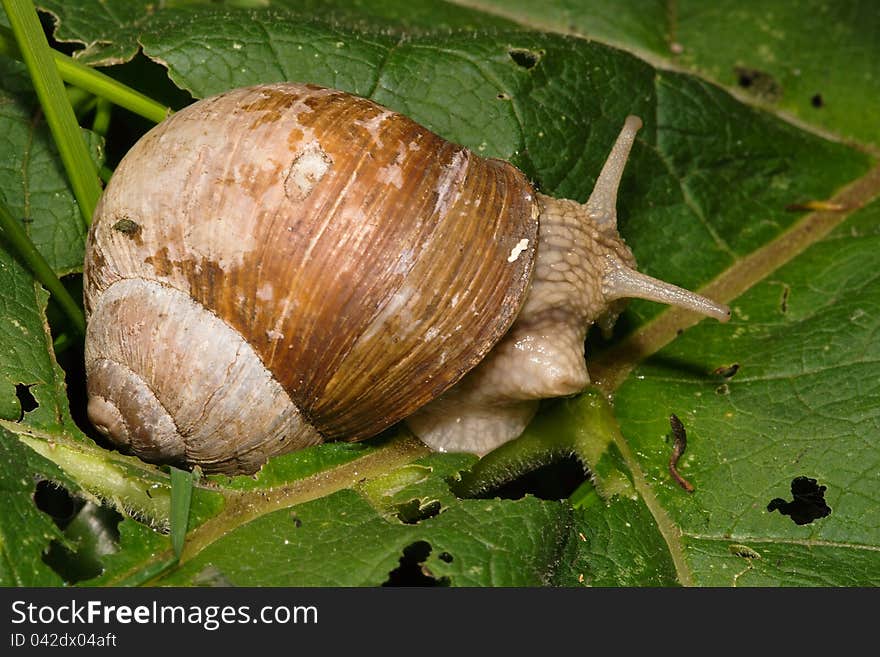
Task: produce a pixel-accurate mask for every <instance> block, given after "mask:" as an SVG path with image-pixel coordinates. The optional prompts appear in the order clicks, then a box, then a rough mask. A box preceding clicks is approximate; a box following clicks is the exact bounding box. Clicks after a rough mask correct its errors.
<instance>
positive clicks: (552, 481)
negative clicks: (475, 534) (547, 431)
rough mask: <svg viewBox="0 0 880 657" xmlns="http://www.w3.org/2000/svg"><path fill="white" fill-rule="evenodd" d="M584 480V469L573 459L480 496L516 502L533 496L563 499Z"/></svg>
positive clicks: (546, 466)
mask: <svg viewBox="0 0 880 657" xmlns="http://www.w3.org/2000/svg"><path fill="white" fill-rule="evenodd" d="M586 480H587V475H586V474H585V473H584V466H583V465H581V463H580V461H578V460H577V458H575V457H574V456H568V457H565V458H563V459H560V460H558V461H554V462H553V463H548V464H547V465H542V466H541V467H539V468H536V469H534V470H532V471H531V472H527V473H525V474H523V475H521V476H519V477H517V478H516V479H514V480H512V481H509V482H507V483H506V484H504V485H503V486H501V487H500V488H497V489H495V490H493V491H489V492H487V493H486V494H485V495H482V496H481V497H500V498H502V499H507V500H518V499H520V498H521V497H525V496H526V495H534V496H535V497H537V498H539V499H542V500H564V499H567V498H568V497H570V496H571V494H572V493H574V492H575V490H577V489H578V487H579V486H580V485H581V484H583V483H584V482H585V481H586Z"/></svg>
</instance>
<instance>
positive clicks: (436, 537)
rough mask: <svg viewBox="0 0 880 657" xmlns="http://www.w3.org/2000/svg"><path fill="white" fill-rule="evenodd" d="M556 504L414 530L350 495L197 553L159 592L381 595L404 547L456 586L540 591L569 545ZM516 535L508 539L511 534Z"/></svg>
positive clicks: (509, 507)
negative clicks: (339, 590) (337, 589)
mask: <svg viewBox="0 0 880 657" xmlns="http://www.w3.org/2000/svg"><path fill="white" fill-rule="evenodd" d="M569 513H570V512H569V511H567V510H566V508H565V505H564V504H563V503H560V502H544V501H541V500H536V499H534V498H526V499H523V500H518V501H501V500H470V501H464V502H461V503H459V504H457V505H456V506H454V507H452V508H450V509H448V510H446V511H445V512H443V513H441V514H439V515H438V516H436V517H434V518H431V519H428V520H424V521H422V522H421V523H419V524H417V525H406V524H402V523H401V522H400V521H399V520H397V519H392V520H388V519H385V518H383V517H382V516H381V515H380V514H379V513H378V512H377V511H376V510H375V509H374V508H373V507H371V506H370V505H369V504H368V503H367V502H366V501H365V500H364V499H363V498H361V497H360V496H359V495H358V494H357V493H355V492H354V491H350V490H345V491H340V492H338V493H335V494H334V495H332V496H330V497H324V498H321V499H319V500H315V501H313V502H308V503H306V504H303V505H300V506H297V507H296V508H295V509H293V510H291V509H282V510H279V511H276V512H274V513H271V514H268V515H264V516H261V517H260V518H258V519H256V520H254V521H252V522H250V523H248V524H247V525H244V526H243V527H241V528H240V529H238V530H236V531H234V532H231V533H229V534H227V535H226V536H224V537H223V538H221V539H219V540H218V541H216V542H215V543H213V544H212V545H211V546H210V547H208V548H206V549H205V550H203V551H202V552H201V553H200V554H199V556H198V557H196V558H195V559H193V560H192V561H190V562H188V563H187V564H185V565H184V566H183V567H182V568H181V569H180V570H178V571H176V572H175V573H174V574H173V575H171V576H169V577H167V578H165V579H164V580H162V583H163V584H171V585H181V584H195V583H199V582H200V581H201V580H202V579H204V578H206V577H211V578H217V579H220V581H223V582H227V583H229V584H232V585H236V584H237V585H243V584H247V585H250V586H254V585H256V586H265V585H273V586H275V585H282V586H285V585H286V586H362V585H379V584H382V583H383V582H385V581H386V580H387V579H388V574H389V572H390V571H391V570H393V569H394V568H395V567H396V566H397V564H398V561H399V560H400V558H401V556H402V554H403V551H404V549H405V548H406V547H407V546H410V545H413V544H415V543H418V542H421V541H425V542H427V543H428V544H429V545H430V546H431V552H430V556H429V557H427V555H426V557H427V562H426V563H425V564H424V566H423V567H424V568H425V570H426V571H427V572H429V573H431V575H430V576H432V577H434V578H435V579H438V580H442V579H444V578H448V579H449V583H453V584H456V585H464V586H478V585H482V586H489V585H494V586H537V585H541V584H546V583H547V581H548V578H549V576H550V574H551V573H552V569H553V567H554V565H555V562H556V559H557V558H558V552H559V549H560V545H564V544H565V541H566V540H567V538H568V527H569V523H570V519H569V518H568V516H569ZM514 528H516V529H514Z"/></svg>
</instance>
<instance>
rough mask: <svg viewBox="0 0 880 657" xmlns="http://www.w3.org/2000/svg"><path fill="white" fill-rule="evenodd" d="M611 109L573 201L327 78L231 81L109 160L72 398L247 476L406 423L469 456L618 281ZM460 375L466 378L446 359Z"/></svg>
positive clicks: (618, 290) (117, 436)
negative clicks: (280, 460)
mask: <svg viewBox="0 0 880 657" xmlns="http://www.w3.org/2000/svg"><path fill="white" fill-rule="evenodd" d="M639 125H640V122H639V121H638V119H635V118H634V117H631V118H630V119H628V120H627V123H626V125H625V127H624V130H623V132H622V133H621V136H620V138H619V139H618V142H617V144H616V145H615V147H614V149H613V150H612V154H611V156H610V157H609V160H608V162H607V163H606V166H605V168H604V169H603V172H602V174H600V177H599V180H598V181H597V186H596V191H594V193H593V196H592V197H591V199H590V201H588V202H587V204H584V205H581V204H578V203H575V202H573V201H566V200H557V199H552V198H550V197H547V196H544V195H541V194H539V193H537V192H536V191H535V190H534V189H533V188H532V186H531V185H530V183H529V182H528V180H527V179H526V177H525V176H524V175H523V174H522V173H521V172H520V171H519V170H517V169H516V168H515V167H513V166H512V165H510V164H508V163H506V162H502V161H499V160H491V159H485V158H481V157H478V156H476V155H474V154H473V153H471V152H470V151H468V150H467V149H465V148H463V147H461V146H458V145H456V144H452V143H450V142H448V141H446V140H444V139H442V138H441V137H439V136H437V135H435V134H434V133H432V132H430V131H429V130H427V129H426V128H424V127H422V126H420V125H418V124H417V123H415V122H413V121H412V120H410V119H408V118H406V117H404V116H402V115H400V114H398V113H396V112H393V111H391V110H388V109H386V108H384V107H381V106H379V105H377V104H375V103H373V102H372V101H369V100H367V99H363V98H359V97H357V96H353V95H350V94H347V93H344V92H341V91H337V90H333V89H326V88H322V87H317V86H314V85H299V84H290V83H283V84H271V85H260V86H255V87H247V88H243V89H235V90H232V91H230V92H226V93H224V94H221V95H219V96H215V97H213V98H209V99H205V100H202V101H199V102H197V103H194V104H193V105H191V106H189V107H187V108H185V109H184V110H182V111H180V112H178V113H177V114H175V115H173V116H172V117H170V118H169V119H167V120H166V121H165V122H163V123H162V124H160V125H158V126H156V127H155V128H154V129H153V130H151V131H150V132H149V133H147V135H145V136H144V137H143V138H142V139H141V140H140V141H139V142H138V143H137V144H136V145H135V146H134V147H133V148H132V149H131V151H130V152H129V153H128V154H127V155H126V156H125V158H124V159H123V161H122V162H121V163H120V165H119V167H118V168H117V169H116V171H115V172H114V175H113V178H112V180H111V182H110V183H109V184H108V186H107V189H106V190H105V192H104V195H103V196H102V199H101V201H100V203H99V206H98V208H97V210H96V213H95V220H94V222H93V224H92V227H91V230H90V233H89V240H88V244H87V249H86V262H85V274H84V281H85V292H84V296H85V306H86V312H87V317H88V329H87V336H86V374H87V380H88V392H89V406H88V412H89V417H90V419H91V421H92V423H93V424H94V425H95V426H96V428H97V429H98V430H99V431H100V432H102V433H104V434H106V435H107V436H109V437H110V439H111V440H112V441H113V442H115V443H117V444H118V445H120V446H121V447H122V448H124V449H127V450H129V451H132V452H134V453H135V454H137V455H139V456H141V457H142V458H144V459H145V460H149V461H158V462H171V463H176V464H190V465H194V464H198V465H200V466H201V467H202V469H203V470H205V471H220V472H228V473H244V472H253V471H255V470H256V469H258V468H259V467H260V466H261V465H262V464H263V463H264V462H265V460H266V459H267V458H268V457H270V456H272V455H274V454H279V453H283V452H287V451H291V450H293V449H298V448H301V447H304V446H307V445H312V444H317V443H320V442H322V441H324V440H329V439H345V440H359V439H363V438H367V437H369V436H372V435H375V434H376V433H378V432H380V431H381V430H382V429H384V428H386V427H387V426H389V425H391V424H393V423H395V422H397V421H399V420H401V419H404V418H408V423H409V425H410V427H411V428H412V429H413V430H414V431H415V432H416V433H417V435H419V437H420V438H422V439H423V440H424V441H425V442H427V443H428V444H429V445H430V446H432V447H434V448H435V449H444V450H450V451H473V452H477V453H482V452H485V451H488V450H489V449H491V448H492V447H494V446H496V445H498V444H501V443H503V442H505V441H507V440H510V439H512V438H514V437H516V435H518V434H519V433H520V432H521V431H522V429H523V428H524V426H525V424H526V423H527V422H528V421H529V419H530V418H531V416H532V414H533V413H534V411H535V408H536V405H537V403H538V400H540V399H542V398H546V397H552V396H558V395H565V394H572V393H575V392H579V391H580V390H582V389H583V387H584V386H585V385H586V384H587V383H588V382H589V377H588V374H587V370H586V364H585V361H584V352H583V341H584V337H585V335H586V331H587V329H588V327H589V326H590V324H592V323H594V322H597V321H599V322H600V323H602V325H603V326H610V324H611V323H613V320H614V318H615V317H616V315H617V314H618V313H619V312H620V310H621V309H622V306H621V303H622V302H621V301H620V300H621V299H623V298H624V297H631V296H641V297H645V298H652V299H655V300H660V301H667V302H671V303H676V304H678V305H685V306H686V307H690V308H692V309H694V310H697V311H700V312H703V313H705V314H709V315H713V316H715V317H717V318H719V319H724V318H726V316H727V312H728V311H727V309H726V308H724V307H723V306H719V305H717V304H714V303H713V302H711V301H709V300H708V299H705V298H703V297H699V296H698V295H694V294H692V293H690V292H687V291H686V290H681V289H680V288H676V287H674V286H671V285H668V284H665V283H662V282H660V281H656V280H655V279H651V278H650V277H647V276H644V275H642V274H639V273H638V272H636V271H635V270H634V266H635V262H634V260H633V258H632V254H631V253H630V251H629V249H628V248H627V247H626V246H625V244H624V243H623V241H622V240H621V239H620V237H619V236H618V235H617V231H616V226H615V223H616V220H615V215H614V204H615V203H614V202H615V197H616V191H617V184H618V182H619V179H620V175H621V173H622V170H623V165H624V163H625V161H626V157H627V155H628V152H629V148H630V146H631V144H632V142H633V139H634V136H635V132H636V131H637V130H638V127H639ZM469 372H470V374H468V373H469Z"/></svg>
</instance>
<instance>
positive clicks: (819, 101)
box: [810, 94, 825, 109]
mask: <svg viewBox="0 0 880 657" xmlns="http://www.w3.org/2000/svg"><path fill="white" fill-rule="evenodd" d="M810 105H812V106H813V107H815V108H816V109H819V108H820V107H824V106H825V100H824V99H823V98H822V94H816V95H814V96H813V97H812V98H810Z"/></svg>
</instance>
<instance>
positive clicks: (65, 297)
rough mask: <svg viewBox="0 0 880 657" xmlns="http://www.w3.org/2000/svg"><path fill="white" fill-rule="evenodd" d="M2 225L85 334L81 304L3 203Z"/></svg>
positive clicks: (0, 209) (12, 243) (0, 210)
mask: <svg viewBox="0 0 880 657" xmlns="http://www.w3.org/2000/svg"><path fill="white" fill-rule="evenodd" d="M0 227H2V229H3V235H4V236H5V237H6V240H7V241H8V242H9V245H10V246H11V247H12V249H13V250H14V252H15V253H16V254H17V255H18V257H19V258H21V259H22V260H23V261H24V262H25V264H27V266H28V267H30V270H31V272H33V274H34V277H35V278H36V279H37V280H38V281H40V283H42V284H43V286H44V287H45V288H46V289H47V290H49V292H51V293H52V296H53V297H55V301H57V302H58V305H59V306H60V307H61V308H62V309H63V310H64V312H65V314H66V315H67V316H68V318H69V319H70V321H71V323H72V324H73V326H74V327H75V328H76V330H77V331H79V332H80V333H81V334H83V335H85V332H86V320H85V317H84V316H83V311H82V309H81V308H80V307H79V304H77V302H76V301H74V300H73V297H72V296H70V293H69V292H68V291H67V289H66V288H65V287H64V286H63V285H62V284H61V281H60V280H58V277H57V276H56V275H55V272H54V271H52V267H50V266H49V263H48V262H46V259H45V258H43V256H42V254H41V253H40V252H39V251H37V248H36V247H35V246H34V245H33V242H31V240H30V238H29V237H28V235H27V233H26V232H25V230H24V227H23V226H22V225H21V223H20V222H19V221H17V220H16V219H15V217H13V216H12V213H11V212H10V211H9V209H8V208H7V207H6V205H4V204H3V203H0Z"/></svg>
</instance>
